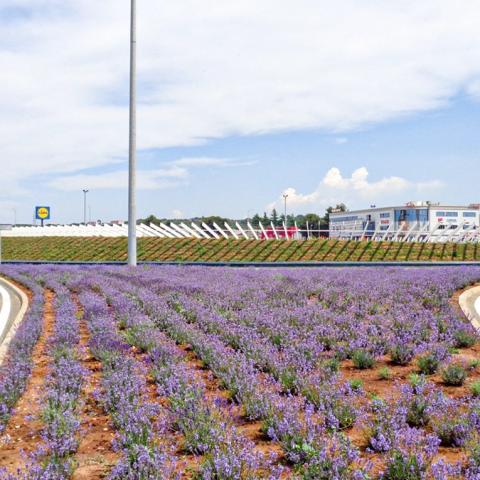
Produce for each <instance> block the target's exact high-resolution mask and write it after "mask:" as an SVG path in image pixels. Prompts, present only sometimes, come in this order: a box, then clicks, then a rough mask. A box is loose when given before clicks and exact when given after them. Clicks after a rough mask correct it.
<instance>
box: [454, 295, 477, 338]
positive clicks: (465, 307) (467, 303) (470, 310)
mask: <svg viewBox="0 0 480 480" xmlns="http://www.w3.org/2000/svg"><path fill="white" fill-rule="evenodd" d="M479 298H480V286H478V287H472V288H469V289H468V290H465V291H464V292H463V293H462V294H461V295H460V298H459V299H458V303H459V304H460V308H461V309H462V311H463V313H464V314H465V316H466V317H467V318H468V320H469V321H470V323H471V324H472V325H473V328H475V330H476V331H477V333H479V334H480V311H478V310H477V308H476V303H477V300H478V299H479Z"/></svg>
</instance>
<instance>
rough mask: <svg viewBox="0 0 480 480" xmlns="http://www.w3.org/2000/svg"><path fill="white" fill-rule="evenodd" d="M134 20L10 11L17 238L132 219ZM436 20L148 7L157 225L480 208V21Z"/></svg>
mask: <svg viewBox="0 0 480 480" xmlns="http://www.w3.org/2000/svg"><path fill="white" fill-rule="evenodd" d="M128 3H129V2H128V1H126V0H125V1H124V0H122V1H121V2H119V1H115V2H114V1H111V0H105V2H102V3H101V4H100V5H99V4H98V2H94V1H93V0H92V1H90V0H85V1H83V2H78V1H73V0H71V1H69V0H66V1H64V2H55V1H49V2H46V1H45V2H43V1H42V0H36V1H33V0H6V4H5V5H4V6H1V7H0V32H1V33H0V59H1V60H2V65H5V66H6V69H5V70H4V71H5V72H6V73H5V75H3V74H2V77H1V78H0V92H2V93H0V117H2V118H1V123H2V125H5V127H4V128H2V130H1V131H0V152H1V158H2V160H1V162H2V172H3V175H2V176H1V177H0V222H9V221H11V220H12V218H13V212H14V210H15V211H16V213H17V220H18V221H19V222H28V221H31V218H32V211H33V207H34V206H35V205H38V204H44V205H50V206H51V207H52V216H53V220H54V221H58V222H70V221H80V220H81V219H82V215H83V203H82V202H83V196H82V195H83V194H82V192H81V190H82V188H89V189H90V192H89V194H88V199H89V201H88V203H89V205H90V207H91V215H92V218H93V219H97V218H101V219H103V220H111V219H122V218H125V217H126V162H127V157H126V153H127V143H126V140H127V125H128V123H127V121H128V109H127V100H128V97H127V93H128V57H127V56H126V55H125V54H126V53H128V50H127V49H128ZM421 3H422V5H418V2H413V1H410V0H408V1H405V2H402V4H401V5H398V4H397V3H396V2H395V3H391V4H389V2H382V3H379V2H377V1H374V0H370V1H367V2H365V4H363V5H362V8H360V7H359V6H358V4H357V3H356V2H354V1H353V0H352V1H350V0H349V1H347V0H342V1H339V2H335V5H332V2H326V1H325V2H324V1H317V2H313V1H311V0H301V1H299V2H296V5H295V9H293V7H292V3H291V2H288V1H286V0H285V1H280V2H278V1H277V2H274V1H273V0H272V1H271V0H264V1H263V2H261V3H260V4H258V2H254V1H253V0H252V1H251V0H245V1H244V2H242V4H241V5H238V2H233V1H230V0H225V1H224V2H222V4H221V5H220V4H219V3H218V2H215V1H213V0H212V1H205V2H198V1H195V0H179V1H178V2H175V5H168V6H164V7H162V9H160V8H159V6H158V4H157V3H156V2H154V1H153V0H144V1H143V2H140V4H141V5H140V9H139V10H140V11H139V25H140V35H139V95H140V104H139V162H138V163H139V165H138V166H139V192H138V214H139V216H145V215H148V214H150V213H154V214H155V215H157V216H188V217H189V216H197V215H210V214H219V215H225V216H231V217H244V216H246V215H252V214H253V213H255V212H260V213H261V212H263V211H264V210H267V209H271V208H272V207H274V206H276V207H277V208H278V207H280V205H281V201H280V199H281V196H282V194H283V193H284V192H287V193H288V194H289V200H288V204H289V205H288V209H289V211H291V212H295V213H306V212H317V213H323V211H324V209H325V208H326V207H327V206H328V205H330V204H332V203H339V202H344V203H346V204H347V205H348V206H349V207H351V208H356V207H364V206H368V205H370V204H372V203H375V204H377V205H381V204H387V203H388V204H391V203H404V202H406V201H410V200H432V201H441V202H443V203H455V204H457V203H458V204H462V203H472V202H480V194H479V193H478V181H479V174H478V173H477V170H478V165H479V164H480V161H479V152H480V149H479V147H480V136H479V135H478V133H477V132H478V128H477V125H479V124H480V113H479V98H480V97H479V93H480V32H479V31H478V28H477V27H476V25H475V22H474V21H473V19H474V18H475V16H476V17H477V18H478V15H480V6H478V4H476V3H475V2H471V1H461V2H460V4H461V8H460V7H459V3H457V2H456V3H455V4H454V3H453V2H450V1H446V0H445V1H443V0H435V1H433V0H431V1H430V0H425V1H424V2H421ZM46 7H48V8H46ZM186 12H188V15H186Z"/></svg>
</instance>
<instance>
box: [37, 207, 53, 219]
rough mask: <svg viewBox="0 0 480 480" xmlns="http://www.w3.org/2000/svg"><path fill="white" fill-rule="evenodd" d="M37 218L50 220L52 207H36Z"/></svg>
mask: <svg viewBox="0 0 480 480" xmlns="http://www.w3.org/2000/svg"><path fill="white" fill-rule="evenodd" d="M35 218H36V219H37V220H50V207H35Z"/></svg>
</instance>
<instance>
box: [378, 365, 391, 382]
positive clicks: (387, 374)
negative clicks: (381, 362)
mask: <svg viewBox="0 0 480 480" xmlns="http://www.w3.org/2000/svg"><path fill="white" fill-rule="evenodd" d="M378 378H379V379H380V380H390V378H392V372H391V370H390V369H389V368H388V367H382V368H381V369H380V370H379V371H378Z"/></svg>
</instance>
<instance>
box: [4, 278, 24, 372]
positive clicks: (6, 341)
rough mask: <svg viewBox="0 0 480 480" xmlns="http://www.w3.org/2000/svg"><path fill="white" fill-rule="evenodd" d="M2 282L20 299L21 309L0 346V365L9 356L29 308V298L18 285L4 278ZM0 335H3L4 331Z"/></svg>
mask: <svg viewBox="0 0 480 480" xmlns="http://www.w3.org/2000/svg"><path fill="white" fill-rule="evenodd" d="M2 282H3V283H6V284H8V286H9V287H10V288H11V289H12V290H13V291H14V292H15V293H16V294H17V295H18V296H19V297H20V302H21V307H20V310H19V311H18V313H17V316H16V317H15V319H14V320H13V322H12V324H11V325H10V329H9V331H8V333H7V335H6V337H5V339H4V340H3V342H2V344H1V345H0V364H2V363H3V360H4V359H5V356H6V354H7V351H8V347H9V345H10V342H11V341H12V338H13V337H14V335H15V332H16V331H17V329H18V327H19V325H20V323H22V320H23V316H24V315H25V312H26V311H27V308H28V297H27V296H26V295H25V293H24V292H23V291H22V290H20V289H19V288H18V287H17V286H16V285H14V284H13V283H11V282H9V281H8V280H6V279H5V278H3V277H2ZM7 295H8V294H7ZM6 326H7V325H5V326H3V325H2V327H1V328H5V327H6ZM0 333H3V330H2V331H1V332H0Z"/></svg>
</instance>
